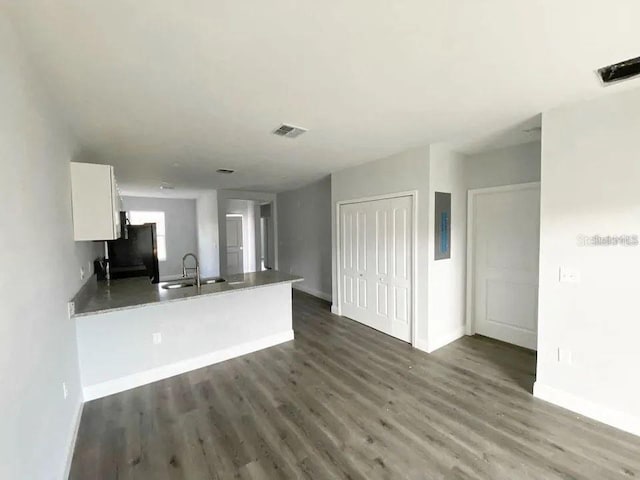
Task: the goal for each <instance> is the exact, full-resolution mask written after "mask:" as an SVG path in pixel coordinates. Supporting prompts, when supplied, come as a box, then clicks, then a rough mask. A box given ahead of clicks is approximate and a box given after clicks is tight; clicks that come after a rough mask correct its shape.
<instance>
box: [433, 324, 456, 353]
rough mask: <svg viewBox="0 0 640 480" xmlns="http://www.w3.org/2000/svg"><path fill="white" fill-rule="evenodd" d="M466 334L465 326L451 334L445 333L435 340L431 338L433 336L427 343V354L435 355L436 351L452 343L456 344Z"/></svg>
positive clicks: (450, 332)
mask: <svg viewBox="0 0 640 480" xmlns="http://www.w3.org/2000/svg"><path fill="white" fill-rule="evenodd" d="M464 334H465V328H464V326H460V327H459V328H456V329H455V330H451V331H449V332H445V333H443V334H440V335H438V336H437V337H435V338H431V337H432V336H431V335H430V336H429V340H428V341H427V343H426V347H427V348H426V350H425V351H426V352H427V353H433V352H435V351H436V350H438V349H440V348H442V347H444V346H446V345H449V344H450V343H452V342H455V341H456V340H458V339H459V338H462V337H464Z"/></svg>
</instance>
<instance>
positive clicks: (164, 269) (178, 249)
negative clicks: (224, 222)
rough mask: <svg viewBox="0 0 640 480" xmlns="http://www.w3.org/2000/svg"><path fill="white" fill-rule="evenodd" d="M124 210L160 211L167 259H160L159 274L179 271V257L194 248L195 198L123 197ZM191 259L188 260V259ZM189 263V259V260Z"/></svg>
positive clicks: (195, 234) (162, 275)
mask: <svg viewBox="0 0 640 480" xmlns="http://www.w3.org/2000/svg"><path fill="white" fill-rule="evenodd" d="M122 203H123V207H124V209H125V210H127V211H129V210H141V211H154V212H164V222H165V229H166V235H167V260H166V261H164V262H160V263H159V265H160V277H162V278H167V277H175V276H181V275H182V257H183V255H184V254H185V253H189V252H191V253H196V254H197V252H198V236H197V222H196V202H195V200H184V199H179V198H148V197H123V198H122ZM192 261H193V260H190V262H192ZM190 265H191V263H190Z"/></svg>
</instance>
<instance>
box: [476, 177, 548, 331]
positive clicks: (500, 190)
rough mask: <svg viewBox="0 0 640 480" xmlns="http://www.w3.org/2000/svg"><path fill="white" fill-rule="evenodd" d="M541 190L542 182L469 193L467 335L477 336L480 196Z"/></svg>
mask: <svg viewBox="0 0 640 480" xmlns="http://www.w3.org/2000/svg"><path fill="white" fill-rule="evenodd" d="M536 187H538V188H540V182H528V183H517V184H514V185H502V186H499V187H487V188H475V189H471V190H469V191H468V193H467V288H466V290H467V291H466V314H465V333H466V334H467V335H475V334H476V325H475V322H474V320H473V310H474V298H475V288H474V287H475V285H474V282H475V271H474V266H475V258H474V244H475V232H474V228H473V226H474V214H473V212H474V207H475V200H476V197H477V196H478V195H482V194H487V193H499V192H514V191H519V190H527V189H531V188H536Z"/></svg>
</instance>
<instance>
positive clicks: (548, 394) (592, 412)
mask: <svg viewBox="0 0 640 480" xmlns="http://www.w3.org/2000/svg"><path fill="white" fill-rule="evenodd" d="M533 395H534V396H535V397H537V398H539V399H541V400H545V401H547V402H549V403H553V404H555V405H558V406H560V407H563V408H566V409H567V410H571V411H573V412H576V413H579V414H580V415H584V416H585V417H589V418H592V419H594V420H597V421H599V422H602V423H606V424H607V425H611V426H612V427H615V428H618V429H620V430H624V431H625V432H629V433H632V434H634V435H638V436H640V418H638V417H634V416H632V415H629V414H626V413H623V412H620V411H619V410H614V409H612V408H609V407H605V406H603V405H600V404H597V403H594V402H591V401H589V400H586V399H584V398H581V397H578V396H576V395H573V394H571V393H567V392H565V391H563V390H558V389H557V388H554V387H550V386H548V385H544V384H541V383H540V382H535V383H534V384H533Z"/></svg>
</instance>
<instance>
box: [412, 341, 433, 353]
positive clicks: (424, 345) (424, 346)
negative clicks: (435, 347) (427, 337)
mask: <svg viewBox="0 0 640 480" xmlns="http://www.w3.org/2000/svg"><path fill="white" fill-rule="evenodd" d="M413 348H417V349H418V350H422V351H423V352H427V353H428V352H429V346H428V345H427V342H425V341H424V340H418V339H416V341H415V343H414V344H413Z"/></svg>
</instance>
